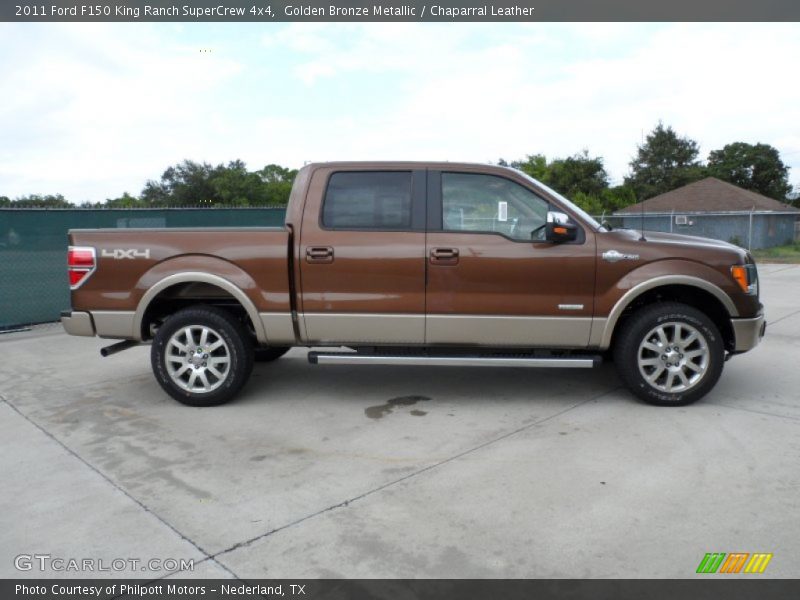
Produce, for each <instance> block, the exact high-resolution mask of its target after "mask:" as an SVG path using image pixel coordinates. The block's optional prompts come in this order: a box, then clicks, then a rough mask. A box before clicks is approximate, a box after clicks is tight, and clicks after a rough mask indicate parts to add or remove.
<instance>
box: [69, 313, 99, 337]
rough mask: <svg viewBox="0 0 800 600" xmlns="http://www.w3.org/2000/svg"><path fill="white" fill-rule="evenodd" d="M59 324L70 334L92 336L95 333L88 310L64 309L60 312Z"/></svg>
mask: <svg viewBox="0 0 800 600" xmlns="http://www.w3.org/2000/svg"><path fill="white" fill-rule="evenodd" d="M61 324H62V325H63V326H64V331H66V332H67V333H68V334H70V335H83V336H87V337H92V336H94V334H95V331H94V322H93V321H92V315H90V314H89V313H88V312H83V311H73V310H65V311H63V312H62V313H61Z"/></svg>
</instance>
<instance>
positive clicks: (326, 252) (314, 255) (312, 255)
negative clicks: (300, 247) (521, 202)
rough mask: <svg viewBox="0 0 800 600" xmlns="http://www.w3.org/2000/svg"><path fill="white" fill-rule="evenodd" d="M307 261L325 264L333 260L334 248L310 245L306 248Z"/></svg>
mask: <svg viewBox="0 0 800 600" xmlns="http://www.w3.org/2000/svg"><path fill="white" fill-rule="evenodd" d="M306 262H309V263H315V264H325V263H332V262H333V248H331V247H330V246H309V247H308V248H306Z"/></svg>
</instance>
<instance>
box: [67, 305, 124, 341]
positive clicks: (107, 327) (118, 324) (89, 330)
mask: <svg viewBox="0 0 800 600" xmlns="http://www.w3.org/2000/svg"><path fill="white" fill-rule="evenodd" d="M133 322H134V313H133V311H113V310H94V311H92V312H86V311H82V310H65V311H64V312H62V313H61V324H62V325H63V326H64V330H65V331H66V332H67V333H68V334H70V335H84V336H93V335H96V336H98V337H101V338H108V339H110V340H134V339H138V337H137V336H136V335H134V333H133Z"/></svg>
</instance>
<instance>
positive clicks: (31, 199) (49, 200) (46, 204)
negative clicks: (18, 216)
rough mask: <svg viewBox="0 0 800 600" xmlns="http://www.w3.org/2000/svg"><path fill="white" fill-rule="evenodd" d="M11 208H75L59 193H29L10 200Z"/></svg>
mask: <svg viewBox="0 0 800 600" xmlns="http://www.w3.org/2000/svg"><path fill="white" fill-rule="evenodd" d="M10 206H11V207H12V208H75V206H74V205H73V204H70V203H69V202H67V200H66V199H65V198H64V196H62V195H61V194H44V195H42V194H29V195H27V196H20V197H19V198H15V199H14V200H12V201H11V203H10Z"/></svg>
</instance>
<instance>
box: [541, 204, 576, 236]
mask: <svg viewBox="0 0 800 600" xmlns="http://www.w3.org/2000/svg"><path fill="white" fill-rule="evenodd" d="M544 237H545V239H546V240H547V241H548V242H554V243H559V242H571V241H573V240H574V239H576V238H577V237H578V226H577V225H576V224H575V223H572V222H571V221H570V220H569V217H568V216H567V215H565V214H564V213H562V212H555V211H549V212H548V213H547V225H546V228H545V236H544Z"/></svg>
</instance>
